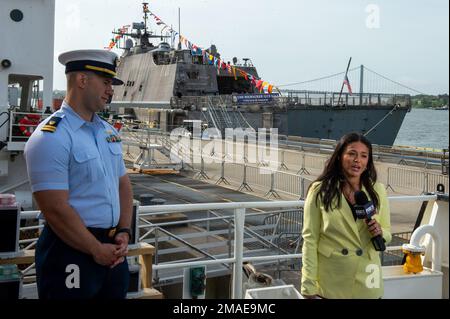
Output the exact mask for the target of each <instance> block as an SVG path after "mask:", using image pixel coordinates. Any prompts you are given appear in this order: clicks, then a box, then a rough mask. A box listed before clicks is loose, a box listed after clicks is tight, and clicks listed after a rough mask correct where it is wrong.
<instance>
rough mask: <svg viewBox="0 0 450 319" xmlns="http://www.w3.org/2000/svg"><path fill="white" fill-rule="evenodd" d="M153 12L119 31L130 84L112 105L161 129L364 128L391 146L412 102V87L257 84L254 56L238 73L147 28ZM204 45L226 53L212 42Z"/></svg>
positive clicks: (283, 131) (292, 132)
mask: <svg viewBox="0 0 450 319" xmlns="http://www.w3.org/2000/svg"><path fill="white" fill-rule="evenodd" d="M144 8H146V4H145V3H144ZM148 12H149V11H148V10H145V9H144V17H143V18H144V22H141V23H133V24H132V27H131V31H130V32H126V33H125V32H123V31H122V32H121V33H118V32H116V34H120V36H122V37H124V41H123V42H124V46H123V47H122V49H123V54H122V55H121V58H120V62H119V65H118V77H119V78H120V79H122V80H123V81H124V83H125V84H124V85H123V86H121V87H118V88H116V89H115V93H114V97H113V100H112V103H111V110H113V111H117V112H119V113H121V114H125V115H128V117H131V118H134V119H136V120H139V121H141V122H144V123H149V124H150V125H151V126H154V127H157V128H159V129H161V130H163V131H171V130H173V129H174V128H177V127H183V126H184V127H186V126H187V125H186V123H189V122H190V123H191V124H192V122H200V123H201V124H202V128H205V127H208V128H212V127H214V128H217V129H218V130H219V131H220V132H221V133H222V136H224V133H225V129H226V128H233V129H236V128H243V129H251V128H252V129H255V130H258V129H260V128H265V129H270V128H277V129H278V134H279V135H281V136H299V137H305V138H318V139H333V140H337V139H339V138H340V137H341V136H342V135H344V134H345V133H348V132H349V131H358V132H362V133H364V134H366V136H367V137H368V138H369V139H370V140H371V141H372V143H374V144H379V145H388V146H391V145H392V144H393V143H394V141H395V139H396V137H397V133H398V131H399V130H400V127H401V125H402V122H403V120H404V117H405V115H406V113H407V112H409V111H410V109H411V97H410V96H409V95H394V94H378V93H377V94H372V93H364V92H359V93H357V94H353V95H351V94H348V93H342V92H320V91H284V92H280V91H278V93H274V94H266V93H265V92H259V90H257V89H256V88H255V86H254V85H252V84H251V81H249V79H248V75H251V76H253V77H255V78H256V79H259V75H258V72H257V70H256V68H255V66H254V65H253V64H252V62H251V60H250V59H242V62H241V63H240V62H239V60H238V59H237V58H233V61H232V64H231V65H233V66H234V67H235V68H237V69H238V70H241V71H243V72H237V74H236V75H234V74H230V73H229V72H227V70H226V69H225V70H223V69H220V70H217V67H216V66H214V65H212V64H211V63H210V61H209V59H208V58H205V56H204V55H202V54H198V52H197V51H196V50H191V49H182V46H181V42H180V43H178V45H175V44H174V42H175V41H174V39H173V37H172V35H163V34H162V32H161V35H157V34H156V32H152V31H151V30H149V24H148V22H149V21H148V18H149V17H148ZM172 31H173V30H172ZM168 39H171V40H172V41H171V42H172V44H169V43H168V42H167V41H169V42H170V40H168ZM155 40H157V41H158V42H159V43H158V44H154V43H152V41H155ZM206 52H207V53H208V54H209V55H212V56H214V57H216V58H219V59H220V53H219V52H218V50H217V48H216V47H215V46H214V45H211V47H210V48H208V49H207V50H206ZM229 64H230V62H229ZM245 74H247V75H245ZM360 87H363V85H361V86H360ZM261 93H263V94H261Z"/></svg>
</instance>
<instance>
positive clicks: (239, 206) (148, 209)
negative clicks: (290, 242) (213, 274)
mask: <svg viewBox="0 0 450 319" xmlns="http://www.w3.org/2000/svg"><path fill="white" fill-rule="evenodd" d="M436 199H437V196H436V195H427V196H398V197H390V198H389V200H390V202H413V201H434V200H436ZM303 205H304V202H303V201H277V202H248V203H215V204H191V205H166V206H141V207H140V208H139V212H140V213H159V214H174V213H179V212H191V211H203V210H223V209H228V210H234V234H235V240H234V255H233V258H223V259H216V260H208V261H193V262H181V263H176V262H175V263H167V264H160V265H154V266H153V269H154V270H162V269H175V268H185V267H193V266H198V265H218V264H222V263H230V264H233V266H234V267H233V292H232V298H233V299H240V298H242V274H243V273H242V267H241V266H240V265H242V263H243V262H244V261H257V260H258V261H261V260H264V261H268V260H282V259H292V258H301V257H302V254H290V255H273V256H258V257H244V254H243V253H244V252H243V247H244V245H243V241H244V221H245V215H246V209H251V208H259V209H268V208H293V207H303ZM395 248H397V249H398V248H399V247H395ZM390 250H392V248H390ZM238 265H239V266H238Z"/></svg>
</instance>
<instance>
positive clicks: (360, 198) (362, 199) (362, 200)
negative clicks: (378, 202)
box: [355, 191, 386, 251]
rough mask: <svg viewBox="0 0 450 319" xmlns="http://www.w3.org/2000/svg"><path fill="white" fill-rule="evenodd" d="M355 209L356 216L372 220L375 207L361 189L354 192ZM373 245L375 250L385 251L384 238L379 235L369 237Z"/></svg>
mask: <svg viewBox="0 0 450 319" xmlns="http://www.w3.org/2000/svg"><path fill="white" fill-rule="evenodd" d="M355 202H356V205H355V211H356V217H357V218H358V219H365V220H367V221H371V220H372V216H373V215H374V214H375V212H376V209H375V206H374V205H373V203H372V202H371V201H369V199H368V198H367V195H366V193H364V192H362V191H358V192H355ZM371 241H372V244H373V247H375V250H376V251H385V250H386V245H385V244H384V243H385V240H384V238H383V237H382V236H381V235H377V236H375V237H372V239H371Z"/></svg>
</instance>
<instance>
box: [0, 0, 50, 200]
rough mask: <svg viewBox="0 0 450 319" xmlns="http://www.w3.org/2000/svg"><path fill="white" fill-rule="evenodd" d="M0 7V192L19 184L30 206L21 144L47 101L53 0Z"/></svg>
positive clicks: (26, 0) (21, 0)
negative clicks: (41, 97)
mask: <svg viewBox="0 0 450 319" xmlns="http://www.w3.org/2000/svg"><path fill="white" fill-rule="evenodd" d="M0 12H2V16H3V17H2V19H0V28H1V30H3V31H2V32H1V34H0V42H1V43H2V45H1V50H0V64H1V65H0V193H4V192H8V191H10V190H12V189H15V190H16V195H17V194H19V193H20V189H21V188H22V187H23V188H24V189H25V190H26V191H24V192H23V194H25V195H24V198H23V199H20V200H21V201H22V202H21V204H22V206H24V207H31V193H30V192H29V186H28V177H27V172H26V169H24V167H25V160H24V158H23V149H24V146H25V142H26V141H27V139H28V137H29V136H30V135H31V133H32V132H33V130H34V128H35V127H36V125H37V124H38V122H39V120H40V119H41V117H42V113H43V111H44V109H45V108H44V106H50V105H51V103H52V90H53V57H54V23H55V18H54V17H55V1H54V0H40V1H31V0H16V1H1V2H0ZM40 91H43V100H41V102H39V101H40V98H39V92H40ZM19 197H20V196H19Z"/></svg>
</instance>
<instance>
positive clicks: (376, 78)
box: [278, 65, 426, 95]
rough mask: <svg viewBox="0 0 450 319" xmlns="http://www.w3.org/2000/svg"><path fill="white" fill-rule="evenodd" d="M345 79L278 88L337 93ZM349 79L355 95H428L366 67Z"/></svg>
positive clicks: (351, 73) (326, 78)
mask: <svg viewBox="0 0 450 319" xmlns="http://www.w3.org/2000/svg"><path fill="white" fill-rule="evenodd" d="M344 78H345V72H340V73H335V74H331V75H327V76H322V77H319V78H315V79H311V80H306V81H301V82H294V83H287V84H283V85H278V88H279V89H280V90H281V92H283V93H288V92H295V91H314V92H336V91H339V90H338V89H339V88H340V87H341V86H342V83H343V81H344ZM347 78H348V79H349V83H350V85H351V88H352V91H353V94H364V93H375V94H409V95H416V94H423V95H426V93H423V92H421V91H419V90H417V89H414V88H412V87H409V86H407V85H404V84H402V83H399V82H398V81H395V80H393V79H391V78H389V77H387V76H384V75H382V74H380V73H378V72H376V71H374V70H371V69H369V68H367V67H366V66H364V65H361V66H358V67H354V68H352V69H349V70H348V73H347ZM344 92H345V91H344ZM345 93H346V92H345Z"/></svg>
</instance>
